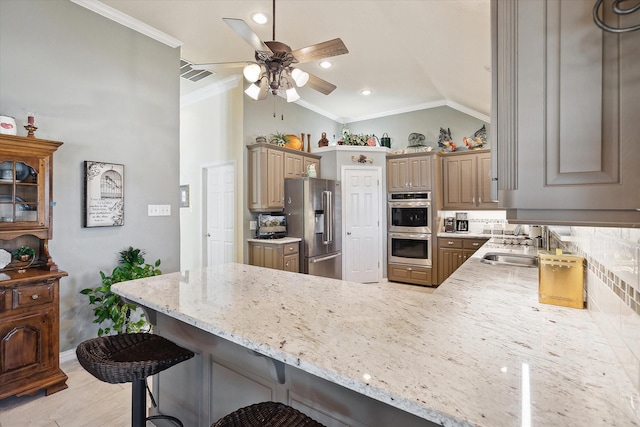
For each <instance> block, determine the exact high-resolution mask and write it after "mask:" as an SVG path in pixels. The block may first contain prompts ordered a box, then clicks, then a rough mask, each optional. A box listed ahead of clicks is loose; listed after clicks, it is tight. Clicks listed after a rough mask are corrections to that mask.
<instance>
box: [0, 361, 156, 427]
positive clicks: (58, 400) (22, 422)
mask: <svg viewBox="0 0 640 427" xmlns="http://www.w3.org/2000/svg"><path fill="white" fill-rule="evenodd" d="M61 368H62V370H63V371H64V372H65V373H66V374H67V375H68V376H69V379H68V380H67V385H68V386H69V388H67V389H66V390H62V391H60V392H58V393H54V394H52V395H51V396H45V395H44V392H39V393H37V394H35V395H33V396H24V397H8V398H6V399H3V400H0V427H27V426H29V427H76V426H77V427H86V426H93V427H102V426H105V427H106V426H109V427H129V426H130V425H131V413H130V412H129V408H130V406H131V385H130V384H107V383H104V382H102V381H99V380H97V379H95V378H94V377H93V376H92V375H91V374H89V373H88V372H87V371H85V370H84V369H83V368H82V366H80V364H79V363H78V362H77V361H76V360H71V361H66V362H63V363H61ZM148 425H149V426H152V424H150V423H149V424H148Z"/></svg>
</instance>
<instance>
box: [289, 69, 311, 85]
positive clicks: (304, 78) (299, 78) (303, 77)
mask: <svg viewBox="0 0 640 427" xmlns="http://www.w3.org/2000/svg"><path fill="white" fill-rule="evenodd" d="M291 77H292V78H293V81H295V82H296V86H298V87H302V86H304V85H306V84H307V82H308V81H309V73H306V72H304V71H302V70H300V69H298V68H294V69H293V71H291Z"/></svg>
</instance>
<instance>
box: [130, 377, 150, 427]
mask: <svg viewBox="0 0 640 427" xmlns="http://www.w3.org/2000/svg"><path fill="white" fill-rule="evenodd" d="M132 387H133V388H132V390H131V427H145V426H146V425H147V394H146V393H147V387H146V385H145V381H144V380H135V381H133V383H132Z"/></svg>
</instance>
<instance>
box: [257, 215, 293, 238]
mask: <svg viewBox="0 0 640 427" xmlns="http://www.w3.org/2000/svg"><path fill="white" fill-rule="evenodd" d="M286 236H287V217H286V215H272V214H260V215H258V226H257V228H256V238H258V239H279V238H282V237H286Z"/></svg>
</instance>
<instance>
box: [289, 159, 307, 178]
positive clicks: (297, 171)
mask: <svg viewBox="0 0 640 427" xmlns="http://www.w3.org/2000/svg"><path fill="white" fill-rule="evenodd" d="M305 172H306V169H304V160H303V158H302V156H301V155H300V154H295V153H284V177H285V178H300V177H302V176H305V175H304V174H305Z"/></svg>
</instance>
